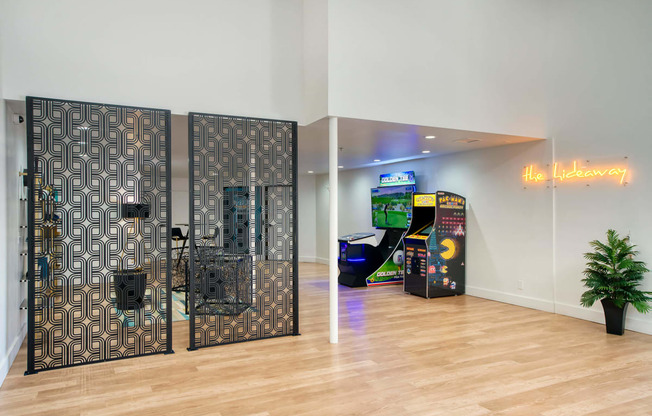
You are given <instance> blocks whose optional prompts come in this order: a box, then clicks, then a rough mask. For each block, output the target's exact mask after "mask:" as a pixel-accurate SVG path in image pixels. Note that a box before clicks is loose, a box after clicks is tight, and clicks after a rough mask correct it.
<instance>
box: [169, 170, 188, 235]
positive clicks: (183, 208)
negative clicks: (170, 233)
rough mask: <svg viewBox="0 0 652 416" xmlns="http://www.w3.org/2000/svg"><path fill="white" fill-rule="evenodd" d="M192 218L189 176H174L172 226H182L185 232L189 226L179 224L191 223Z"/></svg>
mask: <svg viewBox="0 0 652 416" xmlns="http://www.w3.org/2000/svg"><path fill="white" fill-rule="evenodd" d="M189 218H190V193H189V191H188V178H187V177H185V178H184V177H176V178H175V177H173V178H172V226H173V227H179V228H181V231H182V232H183V233H185V232H186V231H187V229H188V227H184V226H180V225H177V224H189V223H190V221H189Z"/></svg>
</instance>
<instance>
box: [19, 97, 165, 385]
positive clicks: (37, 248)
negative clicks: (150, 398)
mask: <svg viewBox="0 0 652 416" xmlns="http://www.w3.org/2000/svg"><path fill="white" fill-rule="evenodd" d="M27 114H28V125H27V129H28V152H29V161H30V163H29V168H30V172H29V173H30V175H29V178H30V201H29V207H30V208H29V216H30V221H29V222H30V224H29V232H30V235H29V253H28V254H29V289H30V290H29V296H28V301H29V332H28V373H33V372H36V371H39V370H45V369H51V368H59V367H67V366H71V365H77V364H84V363H90V362H98V361H105V360H111V359H117V358H124V357H130V356H137V355H145V354H153V353H159V352H169V351H171V348H172V337H171V319H170V318H171V314H168V313H167V311H169V310H171V304H170V301H171V297H170V296H169V293H170V281H169V279H168V276H169V275H170V265H169V264H168V261H167V259H168V258H169V256H170V247H171V245H170V235H169V232H168V231H169V230H170V202H171V200H170V150H169V149H170V112H169V111H166V110H156V109H146V108H136V107H121V106H114V105H106V104H94V103H84V102H75V101H65V100H53V99H46V98H33V97H28V98H27Z"/></svg>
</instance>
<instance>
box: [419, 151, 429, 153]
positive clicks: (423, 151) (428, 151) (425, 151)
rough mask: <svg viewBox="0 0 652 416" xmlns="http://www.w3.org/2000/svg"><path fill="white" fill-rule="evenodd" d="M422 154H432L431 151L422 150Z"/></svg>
mask: <svg viewBox="0 0 652 416" xmlns="http://www.w3.org/2000/svg"><path fill="white" fill-rule="evenodd" d="M421 153H430V150H422V151H421Z"/></svg>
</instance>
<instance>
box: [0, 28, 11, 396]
mask: <svg viewBox="0 0 652 416" xmlns="http://www.w3.org/2000/svg"><path fill="white" fill-rule="evenodd" d="M0 27H1V26H0ZM0 39H2V38H1V36H0ZM0 68H2V43H1V42H0ZM5 111H6V110H5V101H4V100H3V99H2V71H0V160H2V165H3V168H2V169H0V195H4V194H6V193H7V172H6V171H7V169H6V168H4V166H5V165H6V160H7V134H6V133H5V123H6V121H5V120H6V115H5ZM8 202H9V201H8V199H6V198H3V199H1V200H0V314H1V315H2V316H3V318H2V319H0V385H2V382H3V381H4V379H5V376H6V375H7V372H8V371H9V368H10V367H11V361H10V360H9V357H8V351H7V324H8V323H9V322H8V320H7V318H5V317H6V316H7V314H8V312H9V311H8V309H7V295H8V293H9V292H8V291H7V280H8V277H9V276H8V273H7V268H8V264H7V263H8V262H7V260H8V257H7V248H8V246H9V236H8V235H7V232H8V231H9V227H8V223H7V203H8Z"/></svg>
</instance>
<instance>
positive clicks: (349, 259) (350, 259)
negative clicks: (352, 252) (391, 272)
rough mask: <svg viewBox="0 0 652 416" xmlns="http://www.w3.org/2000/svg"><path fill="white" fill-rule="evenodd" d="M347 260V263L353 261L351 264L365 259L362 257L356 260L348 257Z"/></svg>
mask: <svg viewBox="0 0 652 416" xmlns="http://www.w3.org/2000/svg"><path fill="white" fill-rule="evenodd" d="M347 260H348V261H353V262H359V261H365V260H367V259H365V258H364V257H356V258H351V257H349V258H348V259H347Z"/></svg>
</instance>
